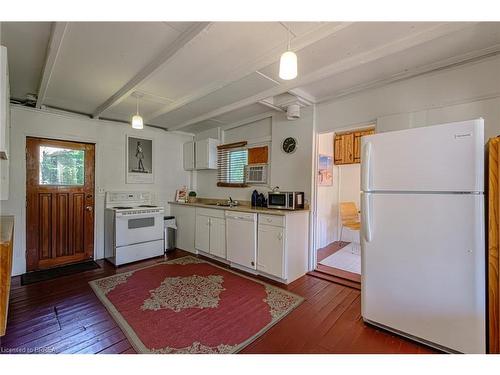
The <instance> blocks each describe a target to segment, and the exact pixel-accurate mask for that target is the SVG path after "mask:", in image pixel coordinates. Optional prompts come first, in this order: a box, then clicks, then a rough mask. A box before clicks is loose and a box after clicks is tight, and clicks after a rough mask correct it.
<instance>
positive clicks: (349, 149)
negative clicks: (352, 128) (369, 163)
mask: <svg viewBox="0 0 500 375" xmlns="http://www.w3.org/2000/svg"><path fill="white" fill-rule="evenodd" d="M342 148H343V150H342V151H343V152H344V155H343V164H352V163H354V133H349V134H343V135H342Z"/></svg>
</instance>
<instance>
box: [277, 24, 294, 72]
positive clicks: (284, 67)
mask: <svg viewBox="0 0 500 375" xmlns="http://www.w3.org/2000/svg"><path fill="white" fill-rule="evenodd" d="M280 23H281V22H280ZM281 25H283V27H285V28H286V30H287V32H288V45H287V51H286V52H285V53H283V54H282V55H281V58H280V72H279V76H280V78H281V79H284V80H285V81H288V80H291V79H294V78H296V77H297V55H296V54H295V52H293V51H291V50H290V42H291V38H290V33H291V32H290V29H289V28H288V27H286V26H285V25H284V24H283V23H281Z"/></svg>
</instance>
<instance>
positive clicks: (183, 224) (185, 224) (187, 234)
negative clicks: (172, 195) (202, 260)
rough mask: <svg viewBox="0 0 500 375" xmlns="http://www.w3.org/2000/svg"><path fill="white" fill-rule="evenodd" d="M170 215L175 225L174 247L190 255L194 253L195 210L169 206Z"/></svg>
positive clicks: (176, 205)
mask: <svg viewBox="0 0 500 375" xmlns="http://www.w3.org/2000/svg"><path fill="white" fill-rule="evenodd" d="M170 213H171V214H172V215H173V216H175V221H176V223H177V232H176V234H177V235H176V240H177V243H176V247H177V248H178V249H182V250H186V251H190V252H192V253H194V252H196V250H195V247H194V235H195V220H196V215H195V208H194V207H182V206H180V205H178V204H172V205H171V206H170Z"/></svg>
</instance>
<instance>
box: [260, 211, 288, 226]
mask: <svg viewBox="0 0 500 375" xmlns="http://www.w3.org/2000/svg"><path fill="white" fill-rule="evenodd" d="M259 224H263V225H274V226H275V227H284V226H285V216H279V215H265V214H259Z"/></svg>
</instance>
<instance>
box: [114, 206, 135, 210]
mask: <svg viewBox="0 0 500 375" xmlns="http://www.w3.org/2000/svg"><path fill="white" fill-rule="evenodd" d="M113 208H116V209H117V210H130V209H131V208H132V207H126V206H115V207H113Z"/></svg>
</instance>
